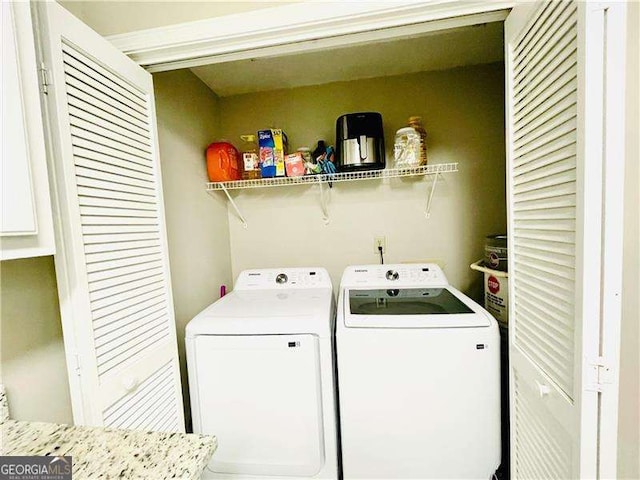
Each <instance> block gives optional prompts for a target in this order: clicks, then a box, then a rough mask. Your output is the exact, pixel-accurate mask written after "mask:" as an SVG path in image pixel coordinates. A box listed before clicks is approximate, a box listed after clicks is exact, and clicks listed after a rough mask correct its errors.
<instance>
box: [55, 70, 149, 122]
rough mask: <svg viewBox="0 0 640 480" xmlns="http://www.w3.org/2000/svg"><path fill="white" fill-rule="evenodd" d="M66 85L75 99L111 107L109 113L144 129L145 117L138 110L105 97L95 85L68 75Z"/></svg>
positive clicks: (101, 106) (107, 96)
mask: <svg viewBox="0 0 640 480" xmlns="http://www.w3.org/2000/svg"><path fill="white" fill-rule="evenodd" d="M65 84H66V87H67V91H68V92H69V93H70V94H71V95H72V96H74V97H76V98H79V99H81V100H84V101H86V102H87V103H92V104H96V105H97V106H99V107H100V108H104V107H105V106H107V107H109V110H108V111H109V112H110V113H112V114H114V115H116V116H118V117H120V118H121V119H123V120H125V121H126V122H130V123H133V124H134V125H139V126H141V127H142V128H144V125H145V120H146V119H145V117H144V115H143V114H141V113H140V112H138V111H137V110H135V109H133V108H131V107H129V106H127V105H124V104H122V103H120V102H119V101H118V100H116V99H115V98H113V97H111V96H109V95H105V94H104V93H102V92H101V91H100V90H97V89H96V88H95V87H94V86H93V85H91V84H87V83H84V82H83V81H82V80H80V79H77V78H75V77H73V76H72V75H69V74H67V75H66V76H65Z"/></svg>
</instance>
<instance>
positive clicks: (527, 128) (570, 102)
mask: <svg viewBox="0 0 640 480" xmlns="http://www.w3.org/2000/svg"><path fill="white" fill-rule="evenodd" d="M577 101H578V94H577V92H570V93H569V94H568V95H566V96H565V97H564V98H562V99H561V100H559V101H556V102H553V104H551V107H549V105H543V106H541V108H540V109H538V110H534V111H532V112H531V113H530V114H529V115H527V116H525V117H523V118H522V120H521V121H520V122H518V124H517V128H518V138H516V139H515V140H519V139H520V138H522V137H523V136H525V135H527V134H529V133H532V132H533V131H544V130H542V127H543V126H544V125H545V124H547V122H549V121H550V120H552V119H554V118H556V117H557V116H558V115H559V114H561V113H563V112H565V111H567V110H571V109H573V108H574V106H575V104H576V103H577Z"/></svg>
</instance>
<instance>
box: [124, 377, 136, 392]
mask: <svg viewBox="0 0 640 480" xmlns="http://www.w3.org/2000/svg"><path fill="white" fill-rule="evenodd" d="M122 386H123V387H124V389H125V390H126V391H127V392H133V391H134V390H135V389H136V388H137V387H138V379H137V378H136V377H125V378H124V379H122Z"/></svg>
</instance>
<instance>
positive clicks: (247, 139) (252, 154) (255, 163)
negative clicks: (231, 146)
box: [240, 135, 262, 180]
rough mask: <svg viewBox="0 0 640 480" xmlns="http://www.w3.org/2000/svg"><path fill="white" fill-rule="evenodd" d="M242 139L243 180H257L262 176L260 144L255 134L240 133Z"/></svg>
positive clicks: (241, 162)
mask: <svg viewBox="0 0 640 480" xmlns="http://www.w3.org/2000/svg"><path fill="white" fill-rule="evenodd" d="M240 138H241V139H242V149H241V151H242V156H241V160H240V167H241V170H242V179H243V180H256V179H258V178H262V175H261V174H260V164H259V160H258V146H257V144H256V136H255V135H240Z"/></svg>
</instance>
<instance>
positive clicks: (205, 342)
mask: <svg viewBox="0 0 640 480" xmlns="http://www.w3.org/2000/svg"><path fill="white" fill-rule="evenodd" d="M334 315H335V302H334V300H333V292H332V287H331V280H330V278H329V275H328V273H327V271H326V270H325V269H323V268H283V269H265V270H247V271H244V272H242V273H241V274H240V275H239V277H238V279H237V281H236V285H235V288H234V290H233V291H232V292H231V293H229V294H227V295H226V296H224V297H223V298H221V299H220V300H219V301H217V302H215V303H214V304H213V305H211V306H209V307H208V308H207V309H205V310H204V311H203V312H201V313H200V314H198V315H197V316H196V317H195V318H194V319H193V320H191V322H189V324H188V325H187V329H186V346H187V365H188V372H189V391H190V393H191V412H192V416H193V429H194V431H195V432H196V433H204V434H211V435H216V436H217V438H218V450H217V451H216V453H215V454H214V455H213V457H212V459H211V462H210V463H209V465H208V466H207V469H206V471H205V475H204V476H203V478H227V479H230V478H232V479H239V478H256V477H257V478H287V479H291V478H297V479H303V478H305V479H306V478H322V479H337V478H338V451H337V433H336V430H337V423H336V422H337V421H336V400H335V382H334V379H335V377H334V362H333V358H334V355H333V345H332V333H333V326H334V323H333V322H334Z"/></svg>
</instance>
